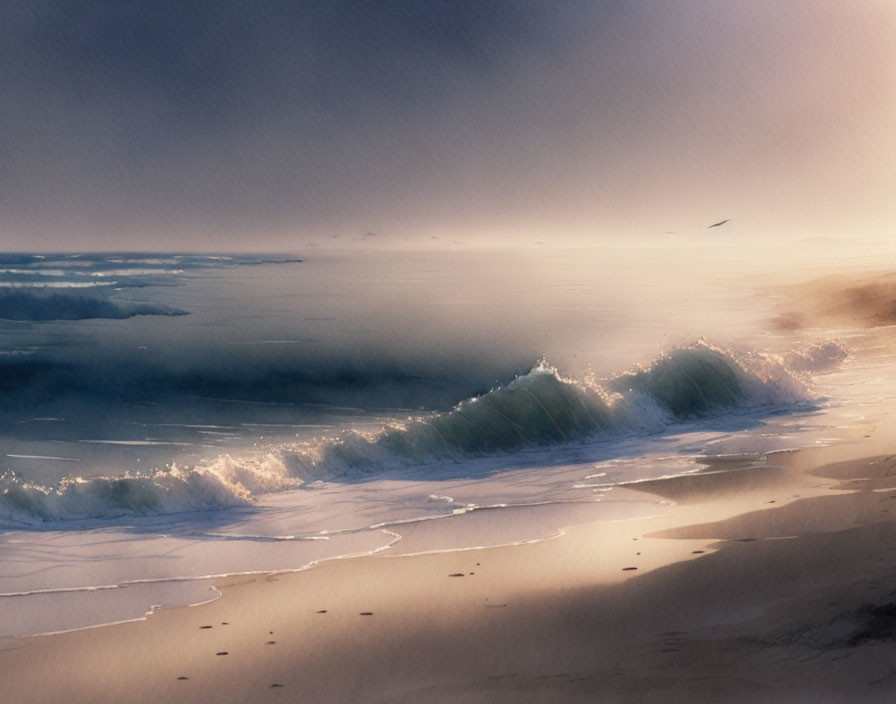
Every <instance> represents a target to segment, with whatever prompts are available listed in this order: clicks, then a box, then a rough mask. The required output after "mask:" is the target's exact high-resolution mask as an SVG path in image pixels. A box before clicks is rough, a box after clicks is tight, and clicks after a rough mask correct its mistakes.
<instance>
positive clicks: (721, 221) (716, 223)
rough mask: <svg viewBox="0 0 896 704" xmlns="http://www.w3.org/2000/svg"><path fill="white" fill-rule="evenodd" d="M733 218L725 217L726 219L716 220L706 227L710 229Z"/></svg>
mask: <svg viewBox="0 0 896 704" xmlns="http://www.w3.org/2000/svg"><path fill="white" fill-rule="evenodd" d="M730 219H731V218H725V219H724V220H719V221H718V222H714V223H713V224H712V225H709V227H707V228H706V229H707V230H708V229H709V228H710V227H721V226H722V225H724V224H725V223H726V222H728V221H729V220H730Z"/></svg>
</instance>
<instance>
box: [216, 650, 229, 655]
mask: <svg viewBox="0 0 896 704" xmlns="http://www.w3.org/2000/svg"><path fill="white" fill-rule="evenodd" d="M215 655H227V651H226V650H222V651H221V652H220V653H215Z"/></svg>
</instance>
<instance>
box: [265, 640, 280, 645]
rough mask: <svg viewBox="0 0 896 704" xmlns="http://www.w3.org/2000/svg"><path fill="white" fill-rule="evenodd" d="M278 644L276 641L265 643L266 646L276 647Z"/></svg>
mask: <svg viewBox="0 0 896 704" xmlns="http://www.w3.org/2000/svg"><path fill="white" fill-rule="evenodd" d="M276 643H277V641H275V640H269V641H268V642H267V643H265V645H276Z"/></svg>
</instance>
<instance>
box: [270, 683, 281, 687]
mask: <svg viewBox="0 0 896 704" xmlns="http://www.w3.org/2000/svg"><path fill="white" fill-rule="evenodd" d="M282 686H283V685H282V684H277V683H276V682H274V684H272V685H271V687H282Z"/></svg>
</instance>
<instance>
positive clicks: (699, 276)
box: [0, 245, 889, 635]
mask: <svg viewBox="0 0 896 704" xmlns="http://www.w3.org/2000/svg"><path fill="white" fill-rule="evenodd" d="M836 259H837V261H835V258H827V259H825V258H824V257H818V258H817V259H816V260H812V261H809V260H807V258H805V257H804V258H802V262H803V269H802V270H801V271H800V272H799V277H802V278H807V277H810V276H811V275H814V274H818V273H825V272H827V271H830V270H833V269H835V268H836V267H837V266H842V264H843V262H842V257H838V258H836ZM871 263H872V262H871V260H870V259H866V260H862V259H861V258H857V261H856V265H857V266H865V267H867V266H870V265H871ZM776 264H777V265H776V266H772V267H769V265H768V263H767V262H764V263H762V264H761V265H760V264H759V263H758V262H755V261H751V260H750V258H748V257H746V258H745V257H743V256H741V255H740V254H739V253H738V252H737V249H736V248H732V247H727V246H715V245H714V246H699V247H685V248H682V247H677V246H676V247H672V246H667V247H651V248H638V247H632V246H628V247H622V246H619V247H603V248H600V249H598V248H595V249H589V250H576V251H572V250H551V251H541V250H533V251H508V250H502V251H497V250H480V251H451V250H447V251H446V250H438V251H382V250H375V249H358V250H341V251H329V252H324V251H317V250H314V251H311V252H309V253H304V254H301V255H290V256H286V255H245V254H213V255H209V254H194V255H189V254H178V253H161V254H160V253H152V254H134V253H70V254H27V253H25V254H8V255H0V399H2V402H0V460H2V469H3V477H2V479H0V531H2V533H0V594H2V596H0V635H21V634H30V633H41V632H52V631H58V630H65V629H70V628H79V627H85V626H90V625H97V624H100V623H109V622H114V621H119V620H124V619H132V618H139V617H142V616H143V614H144V613H146V612H147V611H148V610H149V609H150V608H152V607H156V606H161V605H178V604H187V603H199V602H202V601H205V600H208V599H211V598H215V596H216V595H217V592H216V590H215V589H214V586H213V581H214V580H213V579H212V578H213V577H215V576H218V575H223V574H232V573H247V572H266V571H275V570H295V569H302V568H305V567H307V566H310V565H313V564H316V563H318V562H319V561H321V560H325V559H332V558H337V557H345V556H350V555H358V554H370V553H374V552H379V551H384V552H386V553H387V554H391V553H399V552H401V551H402V545H401V538H402V527H403V526H407V525H408V524H409V523H414V522H419V521H422V520H439V519H444V518H446V517H449V516H466V517H467V518H466V524H465V525H467V529H465V530H454V531H451V532H450V533H448V532H446V533H444V534H443V535H441V536H440V535H439V532H438V531H429V532H428V534H431V536H430V537H429V538H428V539H427V540H428V542H427V541H423V542H421V541H419V540H418V541H417V542H416V543H415V545H416V548H415V549H416V550H426V549H433V550H435V549H440V550H441V549H451V548H465V547H478V546H485V545H496V544H507V543H513V542H518V541H523V540H535V539H540V538H545V537H549V536H550V535H553V534H556V532H557V531H558V530H559V529H560V528H562V527H564V526H569V525H575V524H577V523H589V522H594V521H601V520H621V519H625V518H634V517H642V516H648V515H656V514H657V513H658V512H662V510H663V507H662V505H661V504H658V503H657V501H656V500H651V499H650V498H649V497H646V496H645V498H644V500H643V501H630V500H629V501H622V500H619V499H617V498H616V497H615V496H614V493H613V490H612V487H613V486H614V485H615V484H618V483H620V482H627V481H634V480H638V479H646V478H651V477H657V476H665V475H669V474H677V473H683V472H691V471H694V470H695V469H696V468H698V467H699V464H698V462H699V460H700V459H701V458H704V457H705V456H706V455H713V454H739V453H748V454H754V455H761V454H763V453H767V452H770V451H773V450H777V449H785V448H790V447H800V446H806V445H813V444H818V443H821V442H825V443H826V442H837V441H844V440H847V439H849V438H852V437H854V436H856V435H857V434H860V433H863V432H864V431H865V430H866V429H867V427H868V426H869V425H870V424H871V422H872V421H871V419H870V418H871V416H873V409H874V408H875V405H874V404H875V403H877V402H880V401H881V398H880V395H879V394H878V396H876V397H875V396H874V394H873V393H870V392H869V391H868V390H869V388H874V387H873V385H872V384H871V383H870V381H869V380H872V377H873V376H874V375H875V374H880V375H883V376H886V374H887V373H888V369H889V367H888V362H889V352H884V353H882V354H878V355H875V354H872V353H870V352H858V353H857V350H862V349H866V348H867V349H870V347H869V346H868V345H867V344H866V343H865V342H863V341H864V339H865V338H864V337H863V335H864V333H859V332H854V331H852V332H851V331H825V330H810V331H799V332H792V331H791V332H787V331H779V330H775V328H774V326H772V325H770V324H769V321H770V320H771V319H772V317H773V315H774V314H775V311H776V307H777V306H778V305H779V304H780V298H779V296H777V294H775V292H774V290H773V289H772V288H770V287H769V279H768V276H769V269H770V268H772V269H774V271H772V272H771V280H775V281H777V280H781V281H790V280H793V278H794V272H793V270H792V268H790V267H789V265H788V264H787V263H786V262H783V261H781V262H777V263H776ZM760 275H761V276H762V277H766V278H761V277H760ZM853 339H855V340H858V341H859V343H853V342H851V340H853ZM863 345H864V346H863ZM882 348H883V349H885V350H888V349H889V346H888V343H887V342H885V343H883V344H882ZM869 394H870V395H869ZM486 509H488V511H489V513H488V520H485V519H483V518H482V517H484V516H486V514H485V513H483V511H485V510H486Z"/></svg>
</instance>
